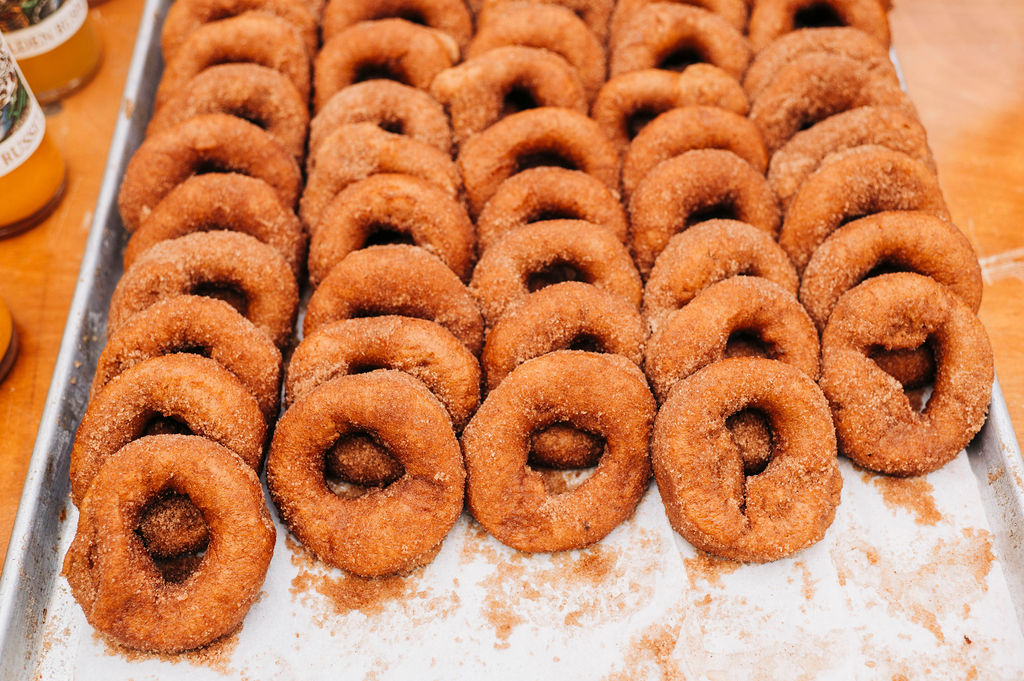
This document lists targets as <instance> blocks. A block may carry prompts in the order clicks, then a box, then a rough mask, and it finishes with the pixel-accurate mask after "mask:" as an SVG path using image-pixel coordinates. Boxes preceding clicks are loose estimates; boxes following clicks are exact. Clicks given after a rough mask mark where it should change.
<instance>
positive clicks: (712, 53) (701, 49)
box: [608, 2, 751, 80]
mask: <svg viewBox="0 0 1024 681" xmlns="http://www.w3.org/2000/svg"><path fill="white" fill-rule="evenodd" d="M681 50H683V51H687V52H693V53H695V55H696V56H697V61H698V62H703V63H707V64H712V65H714V66H717V67H719V68H720V69H722V70H723V71H725V72H726V73H728V74H729V75H730V76H732V77H733V78H735V79H737V80H739V79H740V78H742V77H743V72H744V71H746V70H747V64H749V63H750V57H751V52H750V46H749V45H748V44H747V39H746V38H744V37H743V33H741V32H740V31H739V30H738V29H737V28H736V27H735V26H732V25H730V24H729V22H728V21H726V20H725V19H723V18H722V17H721V16H720V15H718V14H715V13H713V12H709V11H707V10H705V9H702V8H700V7H694V6H692V5H688V4H680V3H675V2H655V3H651V4H649V5H645V6H644V7H642V8H640V9H638V10H637V11H636V12H634V13H633V14H632V16H631V17H630V19H629V21H628V23H626V24H625V25H624V26H623V27H622V29H621V31H620V32H619V33H618V34H617V35H616V39H615V41H614V42H613V43H612V44H611V58H610V59H609V64H608V73H609V75H610V76H611V77H613V78H614V77H615V76H618V75H621V74H623V73H629V72H630V71H638V70H640V69H657V68H671V67H670V66H669V65H668V64H667V63H666V61H667V60H671V59H672V58H673V57H674V55H676V54H677V53H678V52H679V51H681Z"/></svg>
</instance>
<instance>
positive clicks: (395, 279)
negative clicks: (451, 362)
mask: <svg viewBox="0 0 1024 681" xmlns="http://www.w3.org/2000/svg"><path fill="white" fill-rule="evenodd" d="M379 315H402V316H406V317H418V318H420V319H427V320H430V321H433V322H436V323H438V324H440V325H441V326H443V327H445V328H446V329H448V330H449V331H450V332H451V333H452V335H454V336H455V337H456V338H458V339H459V341H460V342H462V344H463V345H465V346H466V348H468V349H469V351H470V352H472V353H473V354H474V355H476V354H479V353H480V348H481V347H482V346H483V335H484V323H483V319H482V318H481V316H480V311H479V310H478V309H477V307H476V303H475V302H474V301H473V297H472V295H470V293H469V290H468V289H467V288H466V286H465V284H463V283H462V282H461V281H460V280H459V278H458V277H457V276H456V275H455V273H454V272H452V271H451V270H450V269H448V267H447V266H446V265H445V264H444V263H443V262H441V260H440V259H438V258H437V257H436V256H433V255H431V254H429V253H427V252H426V251H424V250H423V249H422V248H418V247H416V246H407V245H390V246H371V247H369V248H363V249H361V250H358V251H353V252H352V253H349V254H348V256H347V257H346V258H345V259H344V260H342V261H341V262H340V263H338V264H337V265H335V266H334V269H332V270H331V273H330V274H329V275H328V276H327V278H326V279H324V281H323V282H322V283H321V284H320V286H319V287H318V288H317V290H316V292H314V293H313V297H312V298H310V300H309V306H308V307H307V308H306V319H305V321H304V322H303V332H304V333H305V334H306V335H309V334H311V333H313V332H314V331H316V330H317V329H319V328H320V327H322V326H323V325H325V324H328V323H330V322H333V321H337V320H339V319H350V318H352V317H370V316H379Z"/></svg>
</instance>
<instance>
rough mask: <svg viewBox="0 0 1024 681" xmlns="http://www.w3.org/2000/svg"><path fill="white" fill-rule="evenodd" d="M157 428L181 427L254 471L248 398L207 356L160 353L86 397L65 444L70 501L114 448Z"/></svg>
mask: <svg viewBox="0 0 1024 681" xmlns="http://www.w3.org/2000/svg"><path fill="white" fill-rule="evenodd" d="M161 417H162V419H161ZM154 420H155V421H156V422H157V423H151V422H153V421H154ZM161 420H162V421H163V423H161ZM164 425H168V426H173V427H178V428H180V427H185V428H187V429H188V430H189V431H191V432H192V433H195V434H196V435H202V436H204V437H207V438H209V439H211V440H213V441H214V442H217V443H218V444H221V445H224V446H225V447H227V448H228V449H230V450H231V451H233V452H235V453H236V454H238V456H240V457H241V458H242V460H244V461H245V463H246V464H248V465H249V466H250V467H252V468H253V469H254V470H256V469H257V468H259V465H260V459H261V458H262V456H263V437H264V435H265V434H266V430H267V427H266V423H265V422H264V421H263V415H262V413H261V412H260V407H259V404H258V403H257V402H256V398H255V397H253V396H252V394H251V393H250V392H249V390H248V389H247V388H246V387H245V386H244V385H242V383H241V382H240V381H239V380H238V379H237V378H235V376H234V374H232V373H231V372H229V371H228V370H227V369H225V368H224V367H222V366H221V365H220V364H218V363H217V362H216V361H214V360H212V359H208V358H206V357H200V356H198V355H193V354H184V353H183V354H174V355H163V356H161V357H154V358H152V359H148V360H145V361H143V362H140V363H138V364H136V365H134V366H132V367H130V368H128V369H126V370H124V371H122V372H121V373H120V374H118V375H117V376H115V377H114V378H112V379H110V381H108V382H107V384H106V385H105V386H103V389H102V390H100V391H99V392H98V393H96V394H95V395H94V396H93V399H92V400H91V401H90V402H89V406H88V407H87V408H86V410H85V416H83V417H82V423H81V424H80V425H79V427H78V431H77V432H76V433H75V442H74V445H73V447H72V449H71V499H72V501H74V502H75V505H76V506H81V505H82V499H83V498H84V497H85V493H86V490H87V489H89V485H90V483H91V482H92V480H93V478H94V477H95V476H96V473H97V472H98V471H99V470H100V468H101V466H102V465H103V463H104V462H105V461H107V460H108V459H109V458H110V456H111V455H112V454H113V453H114V452H116V451H117V450H119V449H120V448H121V447H124V446H125V445H126V444H128V443H129V442H131V441H132V440H135V439H138V438H139V437H141V436H143V435H145V434H146V429H147V427H151V426H152V427H155V428H157V429H160V428H161V426H164Z"/></svg>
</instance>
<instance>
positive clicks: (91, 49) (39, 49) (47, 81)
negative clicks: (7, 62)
mask: <svg viewBox="0 0 1024 681" xmlns="http://www.w3.org/2000/svg"><path fill="white" fill-rule="evenodd" d="M0 31H2V32H3V34H4V37H5V38H6V39H7V43H8V45H9V46H10V49H11V53H12V54H13V55H14V58H15V59H17V60H18V64H19V65H20V66H21V71H22V73H24V74H25V79H26V80H27V81H28V84H29V86H30V87H31V88H32V91H33V92H35V93H36V99H37V100H38V101H39V102H40V103H42V104H49V103H50V102H54V101H56V100H58V99H60V98H61V97H64V96H66V95H68V94H70V93H72V92H74V91H75V90H77V89H78V88H80V87H82V86H83V85H85V84H86V83H87V82H89V80H90V79H91V78H92V77H93V76H94V75H95V74H96V71H97V70H98V69H99V66H100V60H101V58H102V54H103V50H102V46H101V44H100V39H99V35H98V34H97V33H96V29H95V27H94V26H93V25H92V21H91V20H90V19H89V5H88V2H87V0H0Z"/></svg>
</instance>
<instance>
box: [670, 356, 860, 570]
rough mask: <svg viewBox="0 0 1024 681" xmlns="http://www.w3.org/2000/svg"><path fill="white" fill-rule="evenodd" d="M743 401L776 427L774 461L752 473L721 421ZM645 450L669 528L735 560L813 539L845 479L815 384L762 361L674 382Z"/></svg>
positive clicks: (736, 362)
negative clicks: (649, 443) (676, 383)
mask: <svg viewBox="0 0 1024 681" xmlns="http://www.w3.org/2000/svg"><path fill="white" fill-rule="evenodd" d="M748 408H753V409H756V410H758V411H761V412H763V413H765V414H766V415H767V416H768V417H769V420H770V422H771V426H772V430H773V431H774V432H775V433H776V437H775V438H774V444H773V452H772V454H773V455H772V458H771V461H770V462H769V463H768V465H767V467H766V468H765V469H764V470H763V471H762V472H760V473H757V474H755V475H746V474H745V471H744V460H743V456H742V454H741V450H740V448H739V446H738V445H737V444H736V443H735V442H734V440H733V435H732V434H731V433H730V431H729V429H728V428H727V426H726V419H727V418H728V417H730V416H731V415H733V414H736V413H738V412H741V411H742V410H744V409H748ZM651 458H652V461H653V463H654V475H655V477H656V478H657V480H658V491H659V492H661V498H662V501H663V502H664V504H665V512H666V514H667V515H668V518H669V521H670V522H671V523H672V527H674V528H675V530H676V532H678V533H679V534H681V535H682V536H683V537H684V538H685V539H686V540H687V541H689V542H690V543H691V544H693V545H694V546H696V547H697V548H698V549H701V550H703V551H707V552H708V553H711V554H714V555H717V556H721V557H723V558H730V559H732V560H742V561H751V562H758V563H762V562H767V561H772V560H778V559H779V558H783V557H785V556H788V555H790V554H792V553H795V552H796V551H799V550H800V549H802V548H805V547H807V546H810V545H811V544H814V543H815V542H817V541H819V540H820V539H821V538H822V537H823V536H824V535H825V531H826V530H827V529H828V527H829V526H830V525H831V524H832V520H833V518H834V517H835V511H836V506H837V505H838V504H839V495H840V491H841V489H842V484H843V483H842V476H841V475H840V473H839V468H838V466H837V463H836V438H835V431H834V430H833V428H832V420H831V419H830V418H829V411H828V403H827V402H826V401H825V398H824V396H823V395H822V394H821V390H819V389H818V386H816V385H815V384H814V381H813V380H811V379H810V378H809V377H808V376H807V375H806V374H805V373H803V372H802V371H800V370H799V369H796V368H794V367H791V366H789V365H787V364H783V363H782V362H775V361H772V360H766V359H752V358H737V359H727V360H723V361H721V362H716V363H714V364H712V365H710V366H708V367H706V368H705V369H703V370H702V371H700V372H698V373H696V374H694V375H693V376H691V377H690V378H688V379H686V380H684V381H681V382H680V383H679V384H678V385H677V386H676V387H675V389H674V390H673V391H672V393H671V395H670V396H669V399H668V401H667V402H666V403H665V404H664V406H663V407H662V408H661V411H660V412H659V413H658V419H657V421H656V423H655V426H654V439H653V441H652V443H651Z"/></svg>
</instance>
